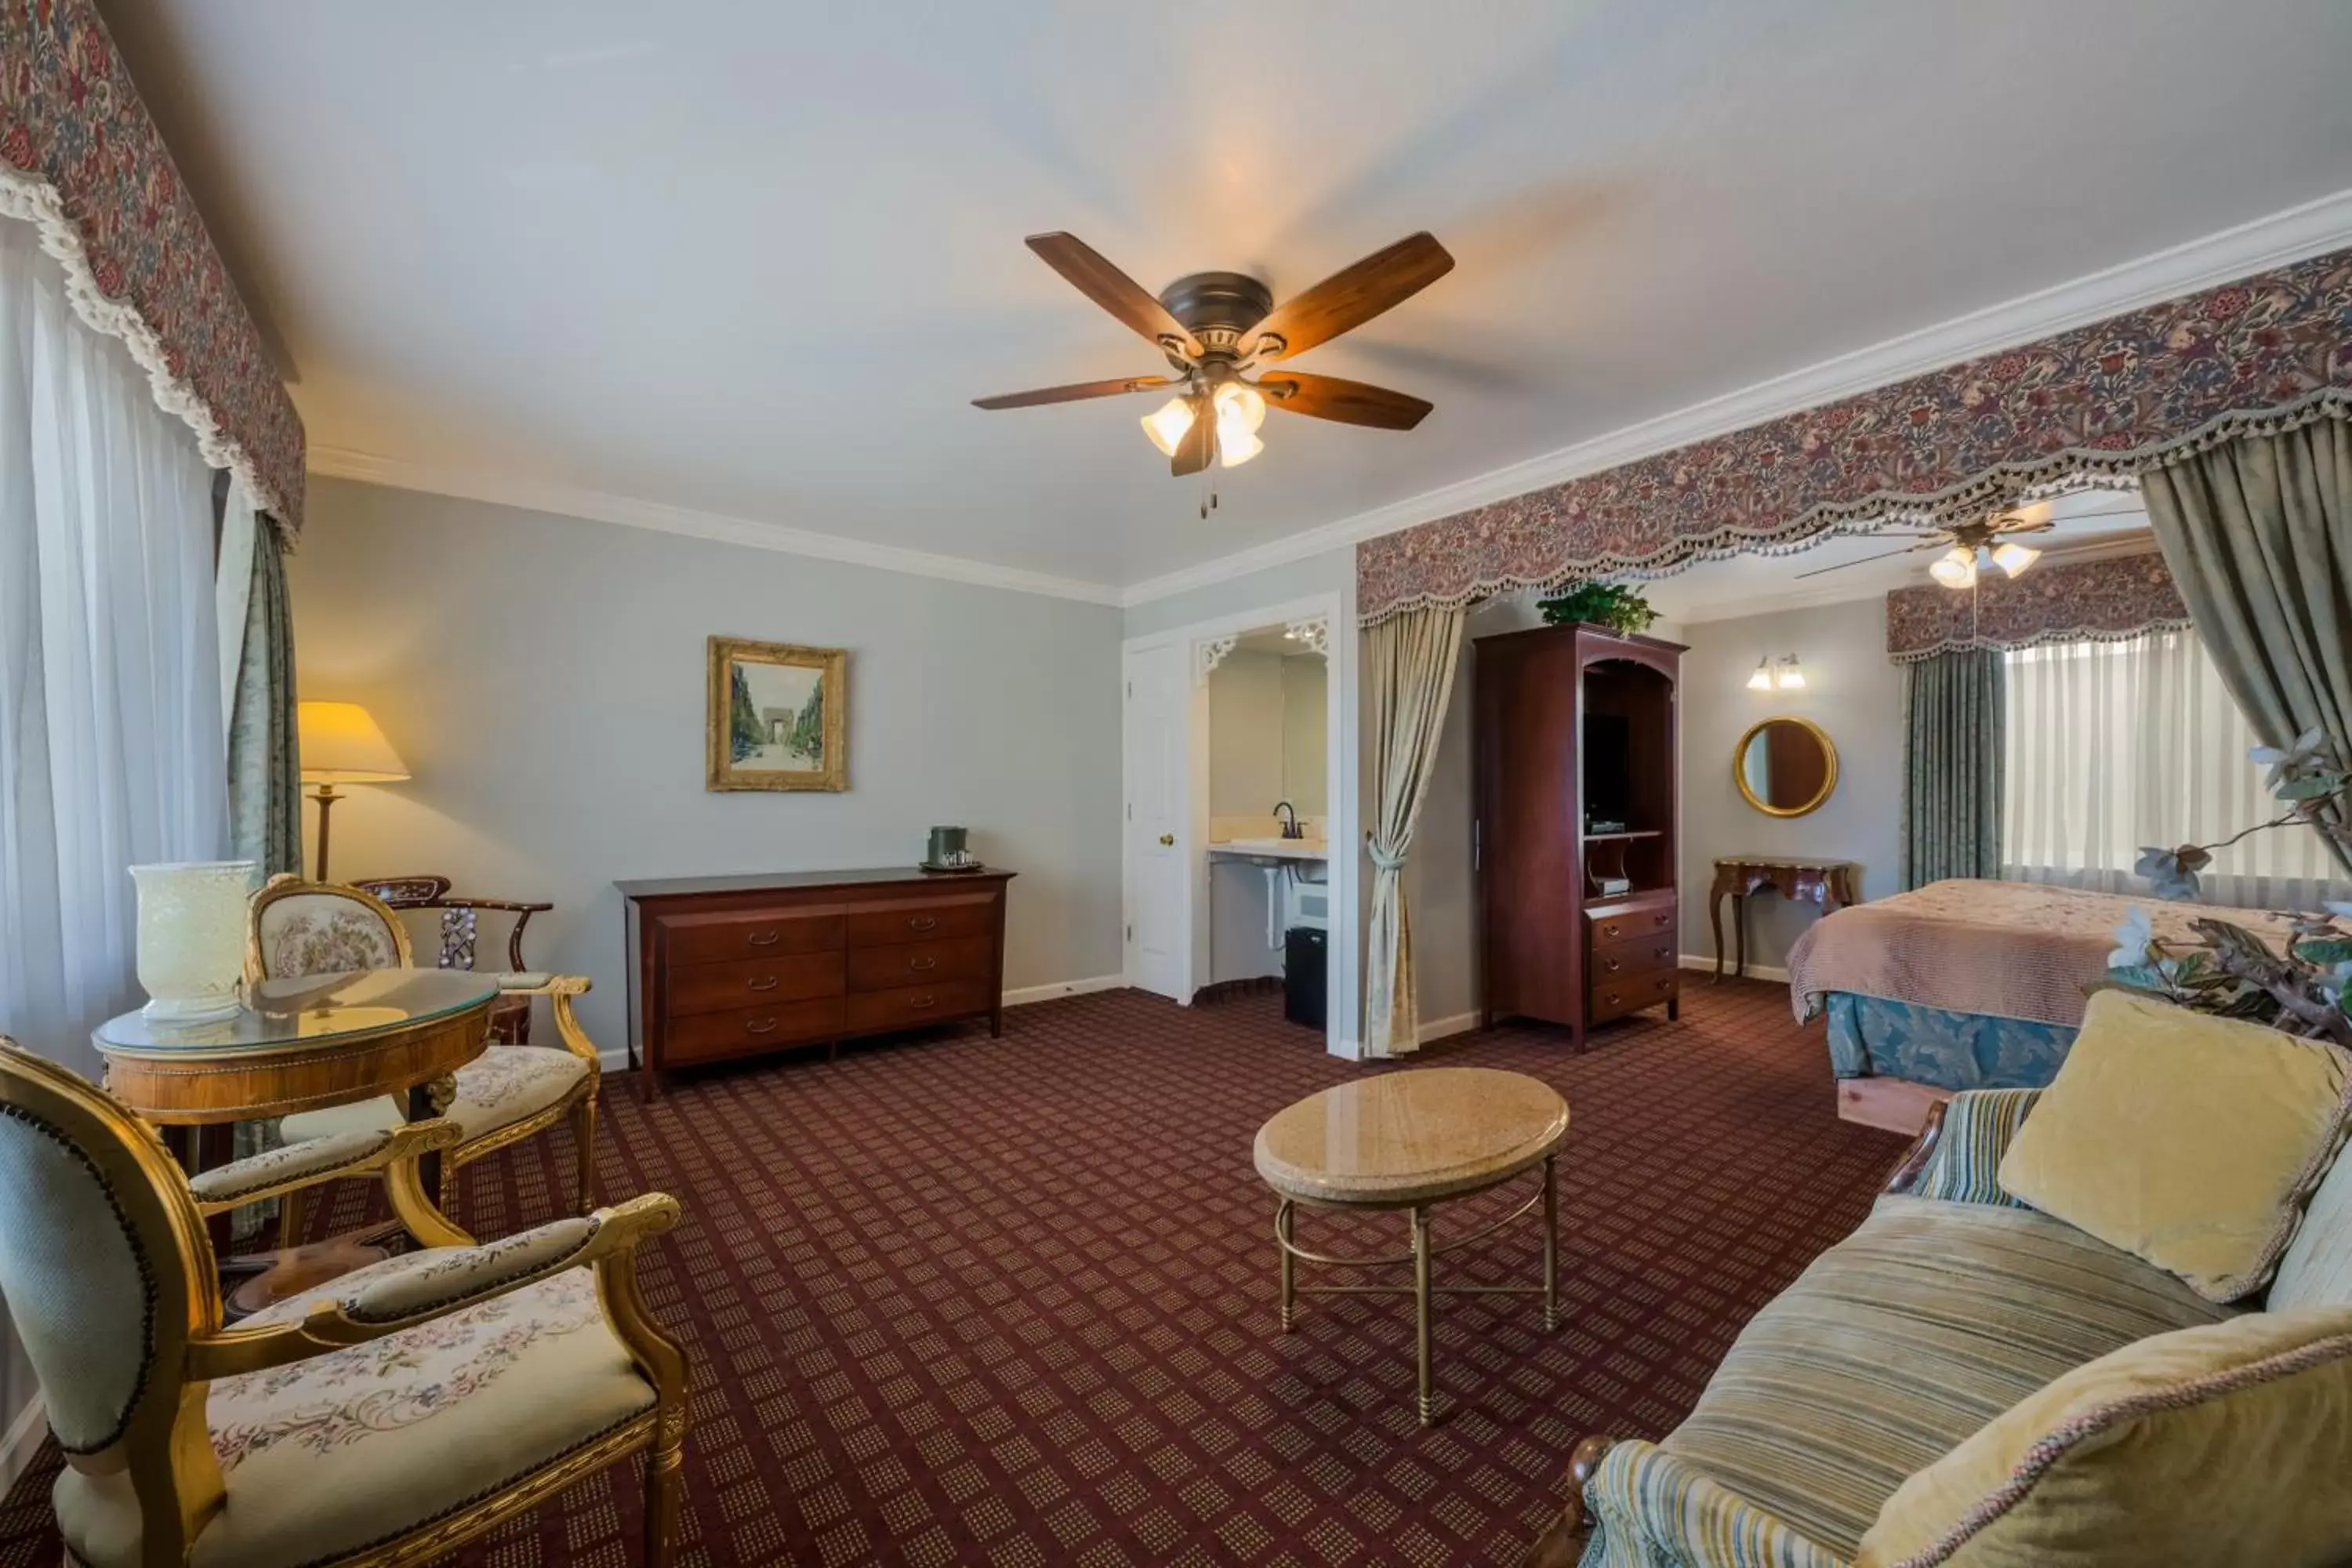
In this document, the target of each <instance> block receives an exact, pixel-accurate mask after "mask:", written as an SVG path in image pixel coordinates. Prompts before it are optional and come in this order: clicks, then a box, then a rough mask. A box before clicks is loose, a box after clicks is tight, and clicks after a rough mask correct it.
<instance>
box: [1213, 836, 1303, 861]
mask: <svg viewBox="0 0 2352 1568" xmlns="http://www.w3.org/2000/svg"><path fill="white" fill-rule="evenodd" d="M1219 850H1223V851H1225V852H1227V853H1229V854H1234V855H1272V856H1276V857H1278V858H1282V859H1286V860H1320V859H1322V858H1324V855H1325V848H1324V841H1323V840H1322V839H1320V838H1234V839H1228V840H1227V841H1226V842H1224V843H1223V844H1212V845H1210V846H1209V851H1210V853H1212V854H1214V853H1216V852H1217V851H1219Z"/></svg>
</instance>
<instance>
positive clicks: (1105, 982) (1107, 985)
mask: <svg viewBox="0 0 2352 1568" xmlns="http://www.w3.org/2000/svg"><path fill="white" fill-rule="evenodd" d="M1125 984H1127V976H1126V975H1124V974H1097V975H1096V976H1095V977H1094V978H1093V979H1091V980H1059V981H1055V983H1054V984H1051V985H1024V986H1021V987H1020V988H1019V989H1017V990H1013V991H1007V992H1006V993H1005V994H1004V1005H1006V1006H1008V1007H1026V1006H1027V1005H1029V1004H1030V1003H1032V1002H1054V1001H1058V1000H1060V999H1061V998H1062V997H1065V996H1091V995H1093V994H1095V993H1096V992H1097V991H1117V990H1118V989H1119V988H1120V987H1121V986H1124V985H1125Z"/></svg>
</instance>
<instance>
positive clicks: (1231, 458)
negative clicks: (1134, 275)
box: [972, 233, 1454, 510]
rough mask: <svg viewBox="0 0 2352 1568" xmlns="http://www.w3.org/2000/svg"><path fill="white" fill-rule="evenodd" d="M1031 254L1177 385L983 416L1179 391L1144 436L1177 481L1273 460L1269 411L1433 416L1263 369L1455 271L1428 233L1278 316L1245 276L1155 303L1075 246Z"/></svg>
mask: <svg viewBox="0 0 2352 1568" xmlns="http://www.w3.org/2000/svg"><path fill="white" fill-rule="evenodd" d="M1028 244H1029V248H1030V249H1032V250H1034V251H1035V252H1036V253H1037V254H1038V256H1039V257H1041V258H1043V259H1044V260H1045V265H1046V266H1048V267H1051V268H1053V269H1054V270H1055V271H1056V272H1058V273H1060V274H1061V275H1062V276H1063V277H1065V278H1066V279H1069V280H1070V282H1071V283H1073V284H1074V285H1076V288H1077V290H1078V292H1079V293H1081V294H1084V295H1085V296H1086V297H1087V299H1089V300H1093V301H1094V302H1095V303H1096V304H1097V305H1100V306H1101V307H1102V308H1103V309H1104V310H1108V311H1109V312H1110V313H1111V314H1112V315H1113V316H1115V317H1117V318H1118V321H1120V322H1121V323H1122V324H1124V325H1125V326H1127V327H1128V328H1129V330H1131V331H1134V332H1136V333H1137V334H1138V335H1139V336H1140V337H1142V338H1143V339H1144V341H1145V342H1150V344H1152V345H1153V346H1154V347H1156V348H1158V349H1159V350H1160V353H1162V354H1164V355H1165V356H1166V357H1167V360H1168V363H1169V365H1170V367H1171V369H1172V370H1173V371H1174V372H1175V374H1173V375H1137V376H1129V377H1127V378H1125V379H1124V380H1118V381H1085V382H1079V383H1077V384H1074V385H1070V386H1047V387H1041V388H1039V389H1037V390H1036V391H1034V392H1012V393H1006V394H1004V395H1003V396H999V397H976V398H974V399H972V403H973V405H974V406H975V407H980V408H1029V407H1034V406H1035V405H1039V404H1044V403H1071V402H1076V401H1077V400H1078V399H1080V398H1087V397H1117V396H1118V395H1121V394H1124V393H1130V392H1151V391H1156V390H1158V389H1160V388H1161V387H1172V388H1174V389H1176V395H1175V396H1173V397H1171V398H1170V399H1169V400H1168V401H1167V402H1166V403H1164V404H1161V405H1160V406H1159V407H1158V408H1156V409H1154V410H1153V411H1152V412H1151V413H1150V414H1147V415H1145V416H1143V421H1142V424H1143V433H1144V434H1145V435H1147V436H1149V437H1151V444H1152V445H1153V446H1155V447H1159V448H1160V451H1162V452H1164V453H1166V454H1167V455H1168V458H1169V465H1168V468H1169V472H1171V474H1175V475H1177V476H1179V477H1181V476H1183V475H1186V474H1197V473H1199V472H1201V471H1202V470H1203V469H1204V468H1208V466H1209V462H1210V459H1211V458H1218V459H1221V460H1222V461H1223V464H1224V466H1225V467H1226V468H1237V467H1239V466H1240V465H1241V464H1243V463H1246V462H1248V461H1249V460H1250V459H1251V458H1255V457H1256V456H1257V455H1258V454H1259V453H1260V452H1262V451H1264V450H1265V443H1264V442H1263V441H1261V440H1259V439H1258V437H1257V431H1258V427H1259V426H1261V425H1262V424H1264V423H1265V411H1266V409H1267V408H1268V407H1269V406H1272V407H1275V408H1286V409H1288V410H1289V411H1290V412H1291V413H1293V414H1304V415H1307V416H1310V417H1313V418H1317V419H1336V420H1338V421H1339V423H1341V424H1343V425H1362V426H1369V427H1370V428H1372V429H1375V430H1410V429H1412V427H1413V426H1416V425H1418V424H1420V423H1421V420H1422V416H1423V415H1425V414H1427V413H1428V412H1429V409H1430V405H1429V404H1427V403H1426V402H1424V401H1423V400H1422V399H1420V398H1418V397H1412V396H1408V395H1406V394H1404V393H1402V392H1391V391H1390V390H1388V389H1387V388H1386V387H1381V386H1369V385H1366V384H1364V383H1362V382H1360V381H1345V380H1342V379H1340V378H1339V377H1338V376H1336V375H1309V374H1306V373H1305V372H1303V371H1294V370H1282V371H1277V372H1275V373H1273V374H1268V373H1267V372H1266V371H1265V369H1264V368H1263V367H1265V365H1268V364H1271V363H1274V362H1276V361H1279V360H1286V359H1288V358H1290V357H1291V356H1292V355H1294V354H1300V353H1306V352H1307V350H1308V349H1311V348H1313V347H1315V346H1316V345H1317V344H1318V343H1324V342H1329V341H1330V340H1332V339H1333V338H1336V337H1338V336H1339V334H1340V333H1342V332H1346V331H1353V330H1354V329H1355V328H1357V327H1360V326H1362V325H1363V324H1364V323H1365V322H1366V321H1370V320H1371V319H1372V318H1373V317H1375V316H1377V315H1379V314H1380V313H1381V312H1382V311H1383V310H1389V309H1391V307H1393V306H1396V305H1398V304H1401V303H1402V302H1403V301H1404V300H1408V299H1411V298H1412V296H1413V295H1415V294H1417V293H1419V292H1421V290H1423V289H1426V288H1428V287H1429V286H1430V285H1431V284H1432V283H1434V282H1436V281H1437V280H1438V279H1440V278H1443V277H1444V276H1445V274H1446V273H1448V272H1450V271H1452V270H1453V269H1454V258H1453V257H1451V256H1449V255H1447V254H1446V250H1445V247H1444V246H1442V245H1440V244H1438V243H1437V241H1436V240H1435V239H1433V238H1432V237H1430V236H1429V235H1427V234H1426V233H1423V234H1415V235H1411V236H1408V237H1405V238H1403V239H1401V240H1399V241H1397V242H1396V243H1395V244H1394V245H1391V246H1390V247H1388V248H1386V249H1385V250H1378V251H1374V252H1373V253H1372V254H1371V255H1370V256H1367V257H1365V258H1363V259H1362V260H1360V261H1359V262H1357V263H1355V264H1354V265H1353V266H1350V267H1346V268H1341V269H1340V270H1339V271H1338V272H1335V273H1333V274H1332V275H1331V276H1330V277H1328V278H1326V279H1323V281H1322V282H1320V283H1318V284H1317V285H1315V287H1313V288H1312V289H1307V292H1305V293H1304V294H1300V295H1297V296H1295V297H1294V298H1292V299H1289V300H1285V301H1283V302H1282V303H1281V304H1280V305H1276V303H1275V302H1274V294H1273V291H1272V290H1270V289H1267V288H1266V286H1265V284H1263V283H1261V282H1259V281H1258V280H1257V279H1255V278H1252V277H1250V276H1249V275H1248V274H1247V273H1244V272H1194V273H1191V274H1189V275H1187V276H1185V277H1182V278H1179V279H1176V281H1175V282H1173V283H1171V284H1170V285H1169V286H1168V287H1167V288H1166V289H1162V290H1160V293H1159V295H1158V296H1156V297H1155V296H1153V295H1150V294H1148V293H1146V292H1144V289H1143V287H1142V285H1140V284H1139V283H1137V282H1136V281H1135V279H1131V278H1129V276H1128V275H1127V274H1126V273H1124V272H1121V271H1120V270H1119V269H1118V268H1116V267H1113V266H1112V265H1111V264H1110V263H1109V262H1108V261H1106V260H1104V259H1103V258H1102V257H1101V256H1100V255H1099V254H1098V253H1097V252H1096V251H1095V250H1094V248H1093V247H1090V246H1088V245H1087V243H1086V242H1085V241H1084V240H1081V239H1079V238H1077V237H1076V236H1075V235H1068V234H1061V233H1054V234H1033V235H1031V236H1030V237H1029V241H1028ZM1252 373H1255V374H1252ZM1204 510H1205V509H1204Z"/></svg>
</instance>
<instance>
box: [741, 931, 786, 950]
mask: <svg viewBox="0 0 2352 1568" xmlns="http://www.w3.org/2000/svg"><path fill="white" fill-rule="evenodd" d="M743 940H744V941H745V942H750V943H751V945H752V946H753V947H773V946H775V945H776V943H778V942H782V941H783V940H784V933H783V932H782V931H770V932H768V933H767V934H766V935H765V936H762V935H761V934H760V933H759V932H757V931H753V932H751V933H749V934H748V935H746V936H745V937H744V938H743Z"/></svg>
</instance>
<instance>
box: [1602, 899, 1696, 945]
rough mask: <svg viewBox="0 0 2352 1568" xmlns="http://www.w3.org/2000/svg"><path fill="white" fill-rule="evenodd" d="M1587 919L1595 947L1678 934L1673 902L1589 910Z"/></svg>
mask: <svg viewBox="0 0 2352 1568" xmlns="http://www.w3.org/2000/svg"><path fill="white" fill-rule="evenodd" d="M1584 918H1585V921H1587V923H1588V924H1589V926H1590V928H1591V932H1592V945H1593V946H1594V947H1606V946H1608V945H1609V944H1610V943H1612V942H1636V941H1639V940H1641V939H1642V938H1643V937H1656V936H1671V935H1673V934H1674V931H1675V904H1674V900H1671V899H1669V900H1666V901H1665V902H1664V903H1660V904H1633V905H1619V906H1615V907H1612V908H1610V909H1606V910H1588V911H1586V914H1585V917H1584Z"/></svg>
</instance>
